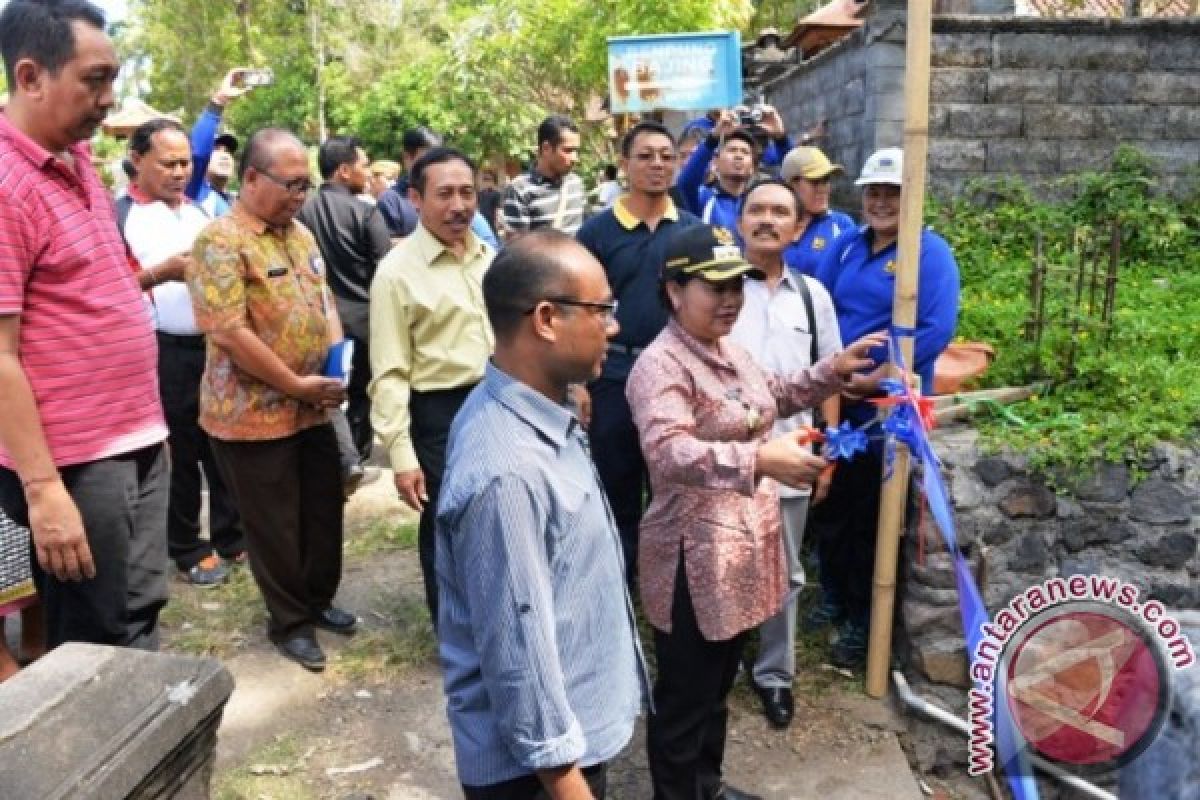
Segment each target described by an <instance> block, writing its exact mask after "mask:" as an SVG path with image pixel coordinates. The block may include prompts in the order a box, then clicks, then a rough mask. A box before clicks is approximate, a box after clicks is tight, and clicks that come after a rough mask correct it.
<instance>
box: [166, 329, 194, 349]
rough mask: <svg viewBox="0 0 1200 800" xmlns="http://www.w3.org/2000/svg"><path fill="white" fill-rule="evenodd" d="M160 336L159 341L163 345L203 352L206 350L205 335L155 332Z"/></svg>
mask: <svg viewBox="0 0 1200 800" xmlns="http://www.w3.org/2000/svg"><path fill="white" fill-rule="evenodd" d="M155 333H156V334H158V341H159V342H160V343H161V344H170V345H174V346H175V347H184V348H187V349H188V350H203V349H204V334H203V333H194V334H186V335H180V334H178V333H164V332H163V331H155Z"/></svg>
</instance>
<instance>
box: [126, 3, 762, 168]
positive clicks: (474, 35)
mask: <svg viewBox="0 0 1200 800" xmlns="http://www.w3.org/2000/svg"><path fill="white" fill-rule="evenodd" d="M772 1H773V2H776V3H779V2H783V0H772ZM754 12H755V6H754V5H753V4H752V2H751V0H727V1H723V2H719V3H714V2H712V0H675V2H673V3H669V4H661V3H659V2H658V0H600V2H596V1H595V0H490V1H489V0H403V1H401V0H389V1H387V2H384V1H381V0H233V2H220V3H196V2H194V1H193V0H132V2H131V7H130V15H129V27H128V29H127V32H126V34H125V35H124V36H123V37H122V39H123V45H122V46H123V51H124V55H126V56H131V55H137V56H141V57H142V58H143V62H142V63H143V66H144V69H145V73H146V77H147V80H148V82H149V84H150V87H151V90H150V96H149V97H148V98H147V99H148V100H149V102H151V103H152V104H154V105H156V106H158V107H160V108H183V109H185V110H186V113H187V115H188V116H189V117H190V116H193V115H195V114H196V113H197V112H198V111H199V110H200V109H201V108H203V106H204V104H205V102H207V100H208V97H209V95H210V93H211V92H212V91H213V90H214V89H215V88H216V87H217V85H218V83H219V82H220V78H221V76H222V75H223V74H224V72H225V71H226V70H227V69H229V68H230V67H233V66H259V67H270V68H272V69H273V70H274V73H275V83H274V85H272V86H270V87H266V88H262V89H256V90H255V91H253V92H251V93H250V94H248V95H247V96H246V97H244V98H242V99H241V100H239V101H238V102H237V104H236V105H234V106H233V107H232V108H231V109H230V111H229V114H228V118H227V124H229V125H231V126H232V127H233V128H234V129H236V130H239V131H241V132H243V133H245V132H248V131H249V130H251V129H254V128H257V127H260V126H263V125H267V124H272V125H282V126H285V127H288V128H291V129H292V130H295V131H297V132H298V133H300V134H301V136H303V137H304V138H306V139H307V140H309V141H314V142H315V141H316V140H317V139H318V138H319V137H320V135H321V134H322V133H323V132H324V129H325V128H328V129H329V131H330V132H335V131H336V132H339V133H342V132H352V133H357V134H358V135H360V136H361V137H362V138H363V139H364V141H365V143H366V144H367V145H368V148H369V150H370V151H371V152H372V153H373V154H375V155H388V156H393V157H394V156H395V155H396V154H397V153H398V151H399V138H400V136H401V135H402V133H403V130H404V129H405V128H407V127H411V126H413V125H416V124H424V125H429V126H430V127H432V128H434V129H436V130H439V131H441V132H443V133H445V134H447V135H448V136H449V137H450V138H451V140H452V141H454V143H455V144H457V145H459V146H461V147H463V148H464V149H466V150H468V151H469V152H472V153H474V154H476V155H480V156H482V155H485V154H486V155H488V156H503V157H516V156H519V155H520V154H522V153H524V152H526V151H527V150H532V146H533V143H532V141H531V140H532V131H533V129H534V128H535V127H536V125H537V122H538V121H539V120H540V119H541V117H542V116H544V115H545V114H546V113H548V112H551V111H557V112H564V113H568V114H571V115H573V116H575V117H577V118H578V117H581V116H582V115H583V110H584V109H585V108H586V107H587V103H588V101H589V100H592V99H593V98H596V97H600V96H603V95H604V94H606V92H607V89H606V87H607V72H608V70H607V48H606V41H605V40H606V38H607V37H609V36H618V35H626V34H637V33H645V34H648V33H670V32H683V31H703V30H718V29H730V28H743V27H744V26H746V25H748V24H750V22H751V20H752V17H753V15H754ZM200 45H202V46H200ZM585 133H586V131H585Z"/></svg>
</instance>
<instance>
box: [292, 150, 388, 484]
mask: <svg viewBox="0 0 1200 800" xmlns="http://www.w3.org/2000/svg"><path fill="white" fill-rule="evenodd" d="M369 163H370V162H369V161H368V159H367V154H366V152H365V151H364V150H363V149H362V146H361V145H360V144H359V142H358V140H357V139H355V138H354V137H352V136H334V137H332V138H330V139H328V140H326V142H325V143H324V144H322V145H321V149H320V151H319V152H318V154H317V167H318V168H319V169H320V170H321V177H322V178H323V179H324V181H325V182H324V183H323V184H322V185H321V188H320V189H319V190H318V191H317V193H316V194H315V195H313V196H312V197H310V198H309V199H308V201H307V202H306V203H305V204H304V208H303V209H301V210H300V214H299V216H298V217H297V218H298V219H299V220H300V221H301V222H302V223H304V225H305V227H307V228H308V229H309V230H310V231H312V232H313V235H314V236H315V237H316V238H317V245H318V246H319V247H320V248H321V256H322V258H324V259H325V265H326V269H327V276H328V280H329V288H330V290H331V291H332V292H333V297H334V302H335V303H336V304H337V310H338V315H339V316H340V317H341V319H342V327H343V329H344V330H345V332H346V336H347V338H349V339H352V340H354V370H353V372H352V373H351V375H350V385H349V387H347V395H348V398H349V405H348V407H347V409H346V418H347V420H348V421H349V423H350V430H351V432H352V434H353V437H354V447H355V449H356V450H357V451H358V456H359V458H360V459H361V460H364V461H365V460H366V458H367V456H369V455H370V454H371V443H372V439H373V437H374V433H373V432H372V430H371V399H370V397H368V396H367V384H368V383H370V381H371V360H370V357H369V356H368V354H367V343H368V341H369V340H370V338H371V337H370V326H369V324H368V311H369V309H370V297H371V295H370V291H371V280H372V279H373V278H374V277H375V268H376V267H377V266H378V265H379V261H380V259H382V258H383V257H384V256H385V255H387V252H388V250H390V249H391V247H392V242H391V236H390V234H389V233H388V226H387V223H386V222H384V219H383V216H382V214H380V212H379V209H378V208H377V207H375V206H372V205H370V204H369V203H365V202H363V201H362V200H361V199H359V198H358V197H357V195H359V194H361V193H362V192H363V191H365V190H366V187H367V181H368V180H369V179H370V173H369V172H368V170H367V167H368V164H369ZM361 475H362V472H361V468H360V469H359V470H357V471H355V470H348V474H347V479H348V480H354V478H355V477H357V478H358V479H361ZM347 490H348V491H349V490H350V487H349V486H347Z"/></svg>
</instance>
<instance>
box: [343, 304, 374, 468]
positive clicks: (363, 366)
mask: <svg viewBox="0 0 1200 800" xmlns="http://www.w3.org/2000/svg"><path fill="white" fill-rule="evenodd" d="M335 299H336V302H337V309H338V316H339V317H341V320H342V329H343V331H344V332H345V335H346V338H347V339H352V340H353V341H354V361H353V364H352V367H353V369H352V371H351V373H350V384H349V386H347V387H346V421H347V422H349V423H350V432H351V435H352V436H353V438H354V447H355V449H356V450H357V451H358V456H359V460H360V461H366V460H367V459H368V458H369V457H370V455H371V446H372V445H373V444H374V442H375V431H374V430H373V429H372V428H371V396H370V395H369V394H367V385H368V384H370V382H371V355H370V351H369V350H368V349H367V347H368V345H369V343H370V339H371V328H370V322H369V313H370V304H369V303H358V302H354V301H352V300H345V299H343V298H341V297H338V298H335Z"/></svg>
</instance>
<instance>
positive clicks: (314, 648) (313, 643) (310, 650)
mask: <svg viewBox="0 0 1200 800" xmlns="http://www.w3.org/2000/svg"><path fill="white" fill-rule="evenodd" d="M275 646H276V647H277V648H279V652H281V653H283V654H284V655H285V656H287V657H288V658H290V659H291V660H292V661H295V662H296V663H297V664H299V665H300V666H302V667H304V668H305V669H310V670H312V671H313V672H321V671H322V670H324V669H325V651H323V650H322V649H321V645H319V644H317V640H316V639H315V638H313V637H312V636H293V637H292V638H291V639H285V640H283V641H282V642H276V643H275Z"/></svg>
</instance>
